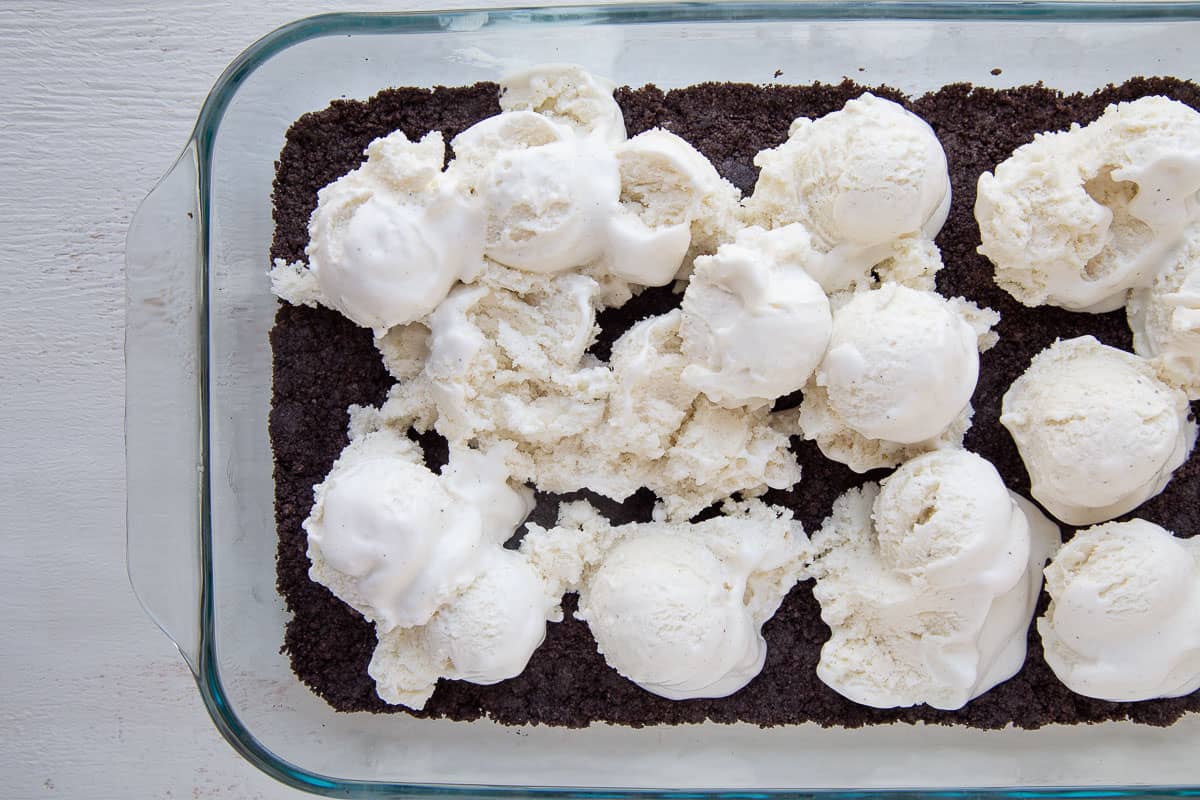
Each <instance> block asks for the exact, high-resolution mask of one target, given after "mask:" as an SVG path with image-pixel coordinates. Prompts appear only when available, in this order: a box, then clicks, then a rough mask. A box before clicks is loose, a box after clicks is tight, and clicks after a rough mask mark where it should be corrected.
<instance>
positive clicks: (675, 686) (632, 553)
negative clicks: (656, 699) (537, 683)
mask: <svg viewBox="0 0 1200 800" xmlns="http://www.w3.org/2000/svg"><path fill="white" fill-rule="evenodd" d="M743 580H744V577H743ZM735 588H739V587H736V586H734V587H728V581H727V570H726V568H725V566H724V564H723V563H722V562H721V560H720V559H719V558H718V557H717V556H716V555H715V554H714V553H713V552H712V551H710V550H709V549H708V548H706V547H704V546H703V545H702V544H700V543H698V542H690V541H687V540H677V539H675V538H674V537H672V536H670V535H667V534H650V535H647V536H640V537H636V538H631V539H626V540H625V541H623V542H622V543H620V544H618V545H617V546H616V547H614V548H613V549H612V551H610V552H609V553H608V555H607V557H606V558H605V559H604V561H603V563H602V564H601V566H600V568H599V569H598V570H597V571H596V574H595V575H594V576H593V577H592V580H591V581H590V582H589V584H588V586H587V590H586V595H584V596H583V597H582V598H581V603H580V608H579V613H578V617H579V618H580V619H582V620H584V621H586V622H587V623H588V627H590V628H591V630H592V635H593V636H595V637H596V646H597V647H598V648H599V650H600V652H601V653H602V654H603V655H604V657H605V660H606V661H608V663H609V664H610V665H611V666H612V667H613V668H614V669H616V670H617V671H618V672H620V673H621V674H622V675H624V676H625V677H626V678H628V679H629V680H631V681H633V682H634V683H636V684H638V685H639V686H641V687H643V688H644V689H646V690H648V691H651V692H653V693H654V694H657V695H661V696H663V697H667V698H669V699H672V700H683V699H685V698H689V697H724V696H725V695H728V694H731V693H732V692H734V691H736V690H737V689H740V688H741V687H742V686H744V685H745V684H746V683H748V682H749V680H750V679H751V678H752V677H753V676H755V675H757V674H758V673H759V671H760V670H761V669H762V665H763V661H764V660H765V659H766V655H767V650H766V647H765V645H764V644H763V643H762V641H761V639H760V637H759V632H758V627H757V626H756V625H755V624H754V620H753V619H752V618H751V617H750V615H749V614H748V613H746V609H745V607H744V606H743V605H742V598H741V595H742V591H733V589H735Z"/></svg>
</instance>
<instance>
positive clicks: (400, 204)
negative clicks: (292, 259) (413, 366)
mask: <svg viewBox="0 0 1200 800" xmlns="http://www.w3.org/2000/svg"><path fill="white" fill-rule="evenodd" d="M366 153H367V161H366V163H364V164H363V165H362V166H361V167H359V168H358V169H355V170H353V171H351V172H349V173H347V174H346V175H344V176H342V177H341V178H339V179H338V180H336V181H334V182H333V183H331V184H329V185H328V186H326V187H324V188H323V189H321V190H320V191H319V192H318V193H317V208H316V210H315V211H313V213H312V217H311V218H310V220H309V224H308V235H309V243H308V247H307V249H306V250H305V254H306V256H307V258H308V272H307V274H308V275H309V276H310V277H311V278H312V279H314V280H313V282H314V283H315V284H316V286H315V289H314V290H313V291H312V292H311V294H312V295H313V296H315V297H316V299H317V300H318V301H319V302H320V303H322V304H323V305H326V306H329V307H330V308H333V309H335V310H337V311H339V312H341V313H342V314H343V315H345V316H346V317H349V318H350V319H351V320H353V321H354V322H355V323H357V324H359V325H362V326H364V327H368V328H374V329H375V330H376V331H380V332H381V331H383V330H385V329H387V328H389V327H391V326H393V325H401V324H404V323H408V322H412V321H414V320H417V319H420V318H421V317H424V316H425V315H426V314H428V313H429V312H431V311H432V310H433V309H434V308H435V307H436V306H437V304H438V303H439V302H440V301H441V300H442V299H443V298H445V296H446V294H447V293H448V292H449V291H450V288H451V287H452V286H453V285H454V283H455V282H456V281H458V280H472V279H473V278H474V276H475V275H476V274H478V271H479V269H480V268H481V267H482V262H483V230H484V218H483V211H482V208H481V206H480V204H479V203H478V202H477V201H476V200H475V199H473V198H471V197H469V196H466V195H464V194H463V193H461V192H460V191H458V189H457V187H456V186H455V183H454V181H453V180H451V179H448V178H447V176H446V174H445V173H443V172H442V161H443V159H444V158H445V145H444V144H443V143H442V136H441V134H440V133H437V132H434V133H430V134H427V135H426V136H425V137H424V138H423V139H421V141H420V142H410V141H409V140H408V139H407V138H406V137H405V135H404V133H403V132H401V131H396V132H394V133H392V134H389V135H388V136H385V137H383V138H380V139H376V140H375V141H373V142H371V144H370V145H369V146H368V147H367V150H366ZM290 274H291V277H293V278H294V277H295V276H296V274H295V273H290Z"/></svg>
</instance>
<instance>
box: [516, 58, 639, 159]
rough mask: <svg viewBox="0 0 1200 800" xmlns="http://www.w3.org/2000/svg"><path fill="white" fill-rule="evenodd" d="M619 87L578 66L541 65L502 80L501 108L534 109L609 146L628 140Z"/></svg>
mask: <svg viewBox="0 0 1200 800" xmlns="http://www.w3.org/2000/svg"><path fill="white" fill-rule="evenodd" d="M616 88H617V87H616V84H615V83H613V82H612V81H609V80H607V79H605V78H601V77H599V76H597V75H592V74H591V73H589V72H587V71H586V70H584V69H583V67H580V66H578V65H577V64H539V65H537V66H535V67H531V68H530V69H527V70H522V71H520V72H513V73H510V74H508V75H506V76H504V77H503V78H501V79H500V108H502V109H503V110H504V111H524V110H532V111H536V112H538V113H539V114H542V115H544V116H546V117H548V118H550V119H552V120H554V121H556V122H561V123H563V124H566V125H570V126H571V127H572V128H574V129H575V130H576V131H578V132H579V133H581V134H584V135H590V136H595V137H597V138H598V139H600V140H601V141H602V142H604V143H605V144H608V145H616V144H618V143H620V142H622V141H624V140H625V117H624V115H623V114H622V113H621V107H620V106H618V105H617V102H616V100H614V99H613V90H614V89H616Z"/></svg>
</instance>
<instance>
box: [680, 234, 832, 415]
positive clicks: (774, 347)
mask: <svg viewBox="0 0 1200 800" xmlns="http://www.w3.org/2000/svg"><path fill="white" fill-rule="evenodd" d="M781 234H782V235H783V236H784V237H792V238H799V239H801V241H800V242H798V243H797V242H783V241H780V235H781ZM789 245H790V246H789ZM806 248H808V249H806ZM797 251H802V252H803V254H811V252H812V251H811V248H810V247H809V245H808V243H807V234H806V233H805V232H804V231H803V230H802V229H799V228H798V227H797V226H793V227H791V228H781V229H779V230H777V231H764V230H763V229H761V228H746V229H744V230H743V231H741V232H739V233H738V236H737V239H736V241H735V242H733V243H730V244H725V245H722V246H721V248H720V249H719V250H718V251H717V253H716V255H712V256H701V257H700V258H697V259H696V262H695V268H694V270H693V272H692V277H691V280H690V281H689V283H688V287H687V290H686V291H685V292H684V295H683V316H682V320H681V323H680V336H681V337H682V340H683V352H684V354H685V355H686V356H688V358H689V360H690V361H691V362H692V363H690V364H689V365H688V366H687V367H685V368H684V370H683V374H682V378H683V380H684V382H686V383H688V384H689V385H691V386H693V387H695V388H696V389H699V390H700V391H702V392H704V393H705V394H706V395H707V396H708V398H709V399H710V400H712V401H713V402H714V403H717V404H718V405H722V406H726V407H730V408H733V407H737V406H740V405H769V404H770V403H771V402H772V401H773V400H775V398H777V397H782V396H784V395H787V394H790V393H792V392H795V391H797V390H799V389H801V388H802V387H803V386H804V383H805V382H806V381H807V380H808V378H809V376H810V375H811V374H812V372H813V370H814V369H816V367H817V364H819V363H820V361H821V358H822V357H823V356H824V354H825V348H826V346H827V345H828V343H829V337H830V332H831V330H832V324H833V323H832V317H831V315H830V311H829V301H828V299H827V298H826V297H825V293H824V292H823V291H822V290H821V287H820V286H819V285H818V284H817V282H816V281H814V280H813V279H812V278H811V277H809V275H808V273H807V272H805V271H804V268H803V264H804V258H803V256H801V257H800V258H797V257H796V253H797Z"/></svg>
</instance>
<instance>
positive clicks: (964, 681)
mask: <svg viewBox="0 0 1200 800" xmlns="http://www.w3.org/2000/svg"><path fill="white" fill-rule="evenodd" d="M1057 543H1058V529H1057V528H1056V527H1055V526H1054V525H1053V524H1052V523H1050V522H1049V521H1048V520H1046V518H1045V517H1044V516H1042V514H1041V513H1040V512H1039V511H1037V509H1036V508H1035V507H1034V506H1033V505H1032V504H1031V503H1028V502H1027V501H1025V500H1023V499H1022V498H1019V497H1017V496H1016V495H1013V494H1010V493H1009V492H1008V491H1007V490H1006V489H1005V487H1004V482H1003V480H1002V479H1001V478H1000V475H999V473H998V472H996V470H995V468H994V467H993V466H992V465H991V464H990V463H988V462H987V461H986V460H984V459H983V458H981V457H980V456H977V455H975V454H973V453H969V452H967V451H965V450H957V449H955V450H939V451H935V452H931V453H926V454H924V455H921V456H918V457H916V458H914V459H911V460H910V461H907V462H905V463H904V464H903V465H902V466H901V467H900V468H899V469H897V470H896V471H895V472H894V473H892V474H891V475H890V476H889V477H888V478H886V479H884V481H883V484H882V486H878V485H876V484H866V485H865V486H864V487H863V488H862V489H851V490H850V491H849V492H847V493H846V494H844V495H842V497H840V498H838V500H837V501H836V502H835V503H834V508H833V514H832V516H830V517H829V518H828V519H826V521H825V524H824V525H823V526H822V528H821V531H820V532H819V533H818V534H816V535H815V536H814V537H813V546H814V548H815V549H816V551H817V559H816V561H815V563H814V565H813V568H812V569H813V573H814V574H815V576H816V578H817V585H816V587H815V588H814V590H813V595H814V597H816V599H817V601H818V602H819V603H820V604H821V619H822V620H824V621H825V623H826V624H828V625H829V627H830V629H831V636H830V639H829V641H827V642H826V643H825V645H824V646H823V647H822V649H821V659H820V662H819V663H818V665H817V675H818V677H819V678H820V679H821V680H822V681H823V682H824V683H826V684H827V685H828V686H830V687H831V688H833V689H834V690H836V691H837V692H838V693H840V694H842V695H844V696H845V697H847V698H849V699H851V700H853V701H854V702H856V703H861V704H863V705H869V706H874V707H877V708H893V707H899V706H911V705H916V704H918V703H926V704H929V705H931V706H933V707H935V708H942V709H957V708H961V707H962V706H963V705H964V704H966V703H967V701H969V700H971V699H972V698H974V697H978V696H979V695H981V694H983V693H984V692H986V691H987V690H988V689H990V688H992V687H993V686H995V685H996V684H998V683H1000V682H1002V681H1005V680H1007V679H1008V678H1010V677H1012V676H1013V675H1014V674H1015V673H1016V672H1017V671H1018V670H1019V669H1020V668H1021V666H1022V664H1023V663H1024V661H1025V642H1026V636H1027V632H1028V628H1029V624H1030V622H1031V620H1032V619H1033V612H1034V606H1035V604H1036V602H1037V597H1038V592H1039V590H1040V587H1041V569H1042V565H1043V564H1044V563H1045V561H1046V558H1047V557H1048V555H1049V554H1050V552H1051V551H1052V549H1053V548H1054V547H1055V546H1056V545H1057Z"/></svg>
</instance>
